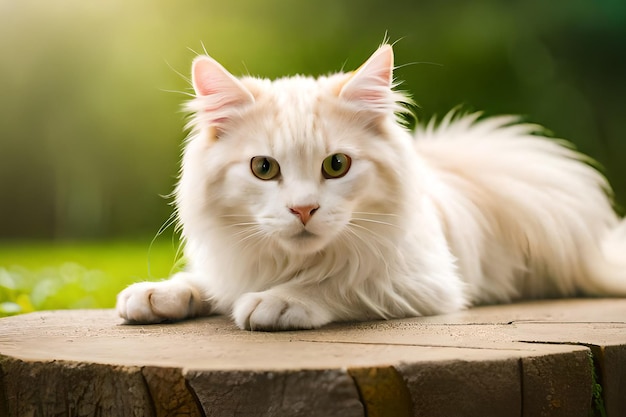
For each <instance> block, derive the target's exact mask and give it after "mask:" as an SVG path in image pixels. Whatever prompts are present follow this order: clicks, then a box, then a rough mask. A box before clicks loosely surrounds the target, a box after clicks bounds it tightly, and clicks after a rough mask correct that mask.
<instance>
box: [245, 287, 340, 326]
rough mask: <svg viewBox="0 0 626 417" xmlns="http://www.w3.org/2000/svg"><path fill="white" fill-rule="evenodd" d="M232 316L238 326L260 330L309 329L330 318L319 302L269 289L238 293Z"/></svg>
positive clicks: (320, 324)
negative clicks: (239, 295)
mask: <svg viewBox="0 0 626 417" xmlns="http://www.w3.org/2000/svg"><path fill="white" fill-rule="evenodd" d="M233 318H234V320H235V323H236V324H237V326H239V328H241V329H244V330H261V331H276V330H297V329H313V328H316V327H320V326H322V325H324V324H326V323H329V322H330V321H331V318H330V317H329V314H328V313H327V312H326V311H324V310H323V309H321V308H320V307H319V306H317V305H315V304H312V303H306V302H303V301H301V300H298V301H296V300H295V299H293V298H290V297H283V296H280V295H276V294H272V293H271V291H265V292H259V293H247V294H244V295H242V296H241V297H239V299H238V300H237V301H236V302H235V306H234V308H233Z"/></svg>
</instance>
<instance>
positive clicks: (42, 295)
mask: <svg viewBox="0 0 626 417" xmlns="http://www.w3.org/2000/svg"><path fill="white" fill-rule="evenodd" d="M176 248H177V245H176V244H175V243H172V242H171V241H167V240H165V239H162V240H157V242H155V243H154V244H153V245H152V246H151V245H150V241H149V240H146V241H124V242H79V243H78V242H77V243H44V242H22V243H14V242H11V243H8V242H4V243H3V242H0V317H2V316H7V315H13V314H20V313H28V312H31V311H36V310H55V309H69V308H110V307H113V306H114V305H115V296H116V294H117V293H118V292H119V291H120V290H122V289H123V288H124V287H126V286H127V285H128V284H131V283H133V282H137V281H145V280H159V279H163V278H166V277H168V276H169V275H171V273H172V272H174V271H175V270H176V268H177V266H178V265H177V262H176V256H177V250H176Z"/></svg>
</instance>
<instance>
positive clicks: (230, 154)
mask: <svg viewBox="0 0 626 417" xmlns="http://www.w3.org/2000/svg"><path fill="white" fill-rule="evenodd" d="M392 67H393V53H392V50H391V47H390V46H388V45H383V46H382V47H381V48H380V49H379V50H378V51H377V52H376V53H375V54H374V55H373V56H372V57H371V58H370V59H369V60H368V61H367V62H366V63H365V64H364V65H363V66H362V67H361V68H360V69H359V70H357V71H356V72H354V73H349V74H337V75H333V76H329V77H320V78H317V79H313V78H310V77H291V78H284V79H279V80H276V81H273V82H270V81H268V80H263V79H255V78H251V77H246V78H242V79H239V80H237V79H235V78H234V77H233V76H232V75H230V74H229V73H228V72H227V71H226V70H225V69H224V68H223V67H221V66H220V65H219V64H217V62H215V61H214V60H213V59H212V58H209V57H199V58H198V59H196V61H195V62H194V69H193V75H194V87H195V89H196V93H197V98H196V99H194V100H193V101H192V102H191V103H190V104H189V109H190V110H191V111H192V112H193V113H194V115H195V116H194V119H193V120H192V122H191V126H192V129H193V130H192V134H191V136H190V138H189V141H188V142H187V144H186V148H185V152H184V157H183V169H182V175H181V179H180V182H179V184H178V187H177V189H176V203H177V209H178V216H179V219H180V222H181V224H182V230H183V236H184V238H185V240H186V246H185V254H186V257H187V259H188V262H189V264H188V268H187V271H186V272H184V273H180V274H177V275H175V276H174V277H172V279H170V280H168V281H163V282H158V283H139V284H134V285H132V286H130V287H129V288H127V289H126V290H124V291H123V292H122V293H120V295H119V297H118V307H117V308H118V312H119V314H120V316H121V317H123V318H124V319H126V320H128V321H132V322H158V321H162V320H165V319H174V320H177V319H182V318H185V317H191V316H196V315H205V314H210V313H219V314H232V316H233V318H234V320H235V322H236V323H237V325H238V326H239V327H241V328H244V329H252V330H257V329H259V330H279V329H294V328H313V327H319V326H322V325H324V324H326V323H328V322H331V321H340V320H367V319H375V318H396V317H407V316H418V315H430V314H440V313H446V312H452V311H457V310H459V309H463V308H465V307H467V306H470V305H475V304H478V303H497V302H509V301H511V300H515V299H518V298H522V297H552V296H571V295H576V294H590V295H610V296H626V259H625V258H626V255H625V254H626V222H623V221H622V223H621V224H620V220H619V219H618V217H617V215H616V214H615V213H614V211H613V210H612V208H611V204H610V201H609V198H608V197H607V195H606V192H607V191H608V190H609V185H608V184H607V182H606V180H605V179H604V177H602V176H601V175H600V174H599V173H598V172H597V171H596V170H594V169H593V168H591V167H590V166H589V165H588V164H587V163H586V162H587V160H586V158H585V157H583V156H582V155H580V154H578V153H576V152H575V151H573V150H571V149H570V148H568V147H567V146H564V145H563V144H562V143H559V142H557V141H555V140H550V139H546V138H544V137H541V136H537V132H538V131H539V129H538V128H537V127H536V126H533V125H528V124H518V123H516V120H515V119H514V118H511V117H500V118H487V119H479V116H478V115H477V114H471V115H465V116H460V115H455V114H454V113H451V114H450V115H448V116H447V117H446V118H445V119H444V120H443V121H442V122H441V123H439V124H438V125H435V123H434V122H431V123H430V124H429V125H427V126H425V127H419V128H418V129H417V132H416V133H415V135H414V136H415V137H413V135H412V134H411V133H409V132H408V131H407V130H406V129H405V128H403V127H402V126H401V124H399V123H398V122H397V120H396V116H395V113H396V112H397V111H398V110H399V109H400V106H399V105H398V102H400V101H406V100H407V99H406V97H404V96H402V95H400V94H399V93H397V92H395V91H394V90H393V88H392V78H391V77H392ZM335 153H345V154H347V155H349V156H350V157H351V158H352V166H351V168H350V170H349V171H348V173H347V174H346V175H345V176H344V177H341V178H337V179H325V178H323V176H322V173H321V165H322V161H323V160H324V158H326V157H327V156H329V155H332V154H335ZM255 156H269V157H272V158H274V159H275V160H276V161H278V163H279V164H280V170H281V174H280V176H279V177H278V178H276V179H274V180H269V181H263V180H260V179H258V178H256V177H255V176H254V175H253V174H252V172H251V170H250V160H251V158H253V157H255ZM309 205H312V206H314V205H319V207H320V208H319V209H318V210H317V211H316V212H315V214H314V215H313V216H312V217H311V219H310V221H309V222H308V223H306V225H304V224H302V222H301V221H300V219H299V218H298V217H297V216H294V214H293V213H292V212H291V211H290V209H289V208H290V207H296V206H309Z"/></svg>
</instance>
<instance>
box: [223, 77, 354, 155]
mask: <svg viewBox="0 0 626 417" xmlns="http://www.w3.org/2000/svg"><path fill="white" fill-rule="evenodd" d="M348 76H349V74H344V73H339V74H334V75H331V76H322V77H317V78H314V77H309V76H300V75H298V76H292V77H285V78H279V79H276V80H273V81H270V80H268V79H260V78H253V77H243V78H241V79H240V81H241V83H242V84H243V85H244V86H245V87H246V88H247V89H248V90H249V91H250V92H251V93H252V95H253V96H254V103H253V104H251V105H250V106H249V107H248V108H247V109H246V110H244V111H243V112H242V113H241V114H240V117H238V118H237V119H236V120H234V121H233V124H232V125H231V126H232V129H233V130H234V131H235V132H233V133H239V134H242V133H243V134H248V135H254V136H256V137H254V138H247V140H255V139H256V140H258V141H261V142H264V145H266V146H269V148H268V151H269V156H273V157H280V156H285V155H284V154H285V153H290V154H293V153H298V154H300V155H301V156H307V157H317V158H319V157H320V156H325V154H326V153H327V152H330V151H331V148H333V147H337V146H339V147H340V146H341V135H340V134H333V135H332V136H333V137H334V140H333V141H332V142H333V143H330V140H329V138H330V136H331V135H330V133H331V132H330V130H333V125H334V124H336V123H334V120H336V119H337V118H341V115H342V113H343V111H345V109H344V110H343V111H342V109H341V102H340V100H339V99H338V98H337V93H336V91H337V89H338V88H340V86H341V85H342V83H343V82H344V81H345V79H346V77H348ZM338 129H339V127H337V128H335V130H338ZM237 131H239V132H237ZM244 132H246V133H244ZM336 133H340V132H336ZM338 142H339V143H338ZM344 145H345V146H347V144H344ZM257 152H258V151H257ZM281 154H282V155H281ZM317 162H318V161H315V163H317Z"/></svg>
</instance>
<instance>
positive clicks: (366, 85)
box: [339, 45, 393, 109]
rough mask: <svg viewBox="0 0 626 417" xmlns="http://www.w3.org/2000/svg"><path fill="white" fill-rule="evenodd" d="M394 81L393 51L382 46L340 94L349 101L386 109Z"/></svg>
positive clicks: (386, 46) (358, 70)
mask: <svg viewBox="0 0 626 417" xmlns="http://www.w3.org/2000/svg"><path fill="white" fill-rule="evenodd" d="M392 81H393V49H392V48H391V46H390V45H383V46H381V47H380V48H379V49H378V50H377V51H376V52H374V54H372V56H371V57H370V58H369V59H368V60H367V61H366V62H365V63H364V64H363V65H361V67H360V68H359V69H357V70H356V71H355V73H354V75H353V76H352V77H351V78H350V79H349V80H348V81H347V82H346V84H345V85H344V86H343V88H342V89H341V92H340V93H339V95H340V97H342V98H345V99H346V100H349V101H358V102H362V103H363V104H365V105H366V106H370V107H372V108H373V109H381V108H383V107H384V108H386V107H387V104H388V100H389V97H390V92H391V84H392Z"/></svg>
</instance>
